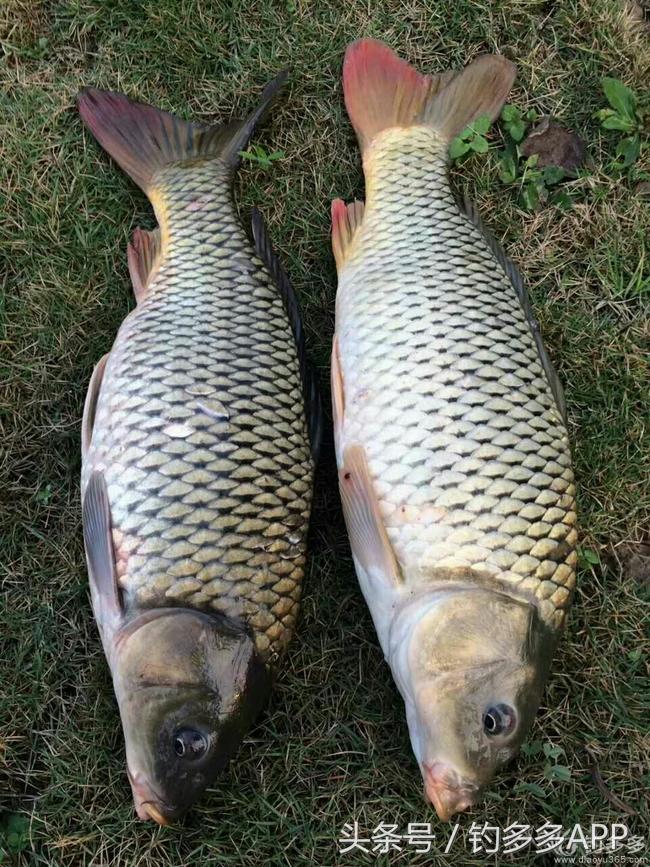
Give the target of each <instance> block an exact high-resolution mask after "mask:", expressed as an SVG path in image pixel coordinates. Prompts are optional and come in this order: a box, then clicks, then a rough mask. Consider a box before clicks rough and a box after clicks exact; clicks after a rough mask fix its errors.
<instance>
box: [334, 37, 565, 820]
mask: <svg viewBox="0 0 650 867" xmlns="http://www.w3.org/2000/svg"><path fill="white" fill-rule="evenodd" d="M512 78H513V70H512V69H511V68H510V64H508V62H507V61H505V60H504V59H503V58H482V59H481V60H480V61H478V62H477V63H476V64H474V65H473V66H470V67H468V68H467V69H466V70H465V72H464V73H462V74H461V75H459V76H458V77H456V78H454V76H453V74H450V73H445V74H443V75H442V76H438V77H435V78H433V79H431V78H428V77H425V76H420V75H419V74H418V73H417V72H415V70H413V69H412V68H411V67H409V66H408V65H407V64H404V63H403V62H401V61H399V60H398V59H397V58H396V57H395V55H393V53H392V52H391V51H390V50H389V49H387V48H386V47H385V46H383V45H381V44H380V43H375V42H373V41H371V40H363V41H362V42H360V43H356V44H355V45H353V46H352V47H351V48H350V49H349V50H348V54H347V56H346V61H345V65H344V90H345V96H346V104H347V106H348V112H349V114H350V117H351V120H352V122H353V125H354V126H355V129H356V131H357V134H358V136H359V140H360V143H361V147H362V151H363V165H364V174H365V178H366V201H365V205H364V204H362V203H360V202H358V203H354V204H353V205H348V206H347V207H346V206H345V205H344V204H343V203H342V202H340V201H336V202H334V204H333V211H332V214H333V246H334V252H335V256H336V259H337V267H338V292H337V301H336V334H335V341H334V348H333V354H332V388H333V395H334V415H335V439H336V448H337V460H338V464H339V482H340V489H341V497H342V502H343V506H344V510H345V513H346V521H347V525H348V531H349V534H350V539H351V546H352V551H353V555H354V559H355V566H356V570H357V574H358V577H359V581H360V585H361V588H362V590H363V593H364V596H365V598H366V600H367V602H368V605H369V608H370V611H371V613H372V616H373V620H374V623H375V627H376V630H377V634H378V637H379V640H380V643H381V645H382V649H383V651H384V655H385V656H386V659H387V660H388V662H389V664H390V666H391V669H392V672H393V675H394V677H395V680H396V682H397V685H398V687H399V688H400V691H401V693H402V695H403V698H404V701H405V704H406V711H407V717H408V720H409V727H410V731H411V740H412V744H413V748H414V751H415V754H416V757H417V758H418V761H419V762H420V765H421V768H422V773H423V777H424V781H425V786H426V790H427V793H428V795H429V797H430V799H431V800H432V801H433V803H434V804H435V806H436V808H437V809H438V812H439V814H440V815H441V816H443V817H448V816H449V815H451V813H453V812H455V811H456V810H458V809H463V808H465V807H467V806H469V804H470V803H472V802H474V801H475V800H476V797H477V796H478V792H479V791H480V789H481V788H482V787H483V786H484V785H485V784H486V783H487V781H488V780H489V778H490V776H491V774H492V773H493V771H494V769H495V767H497V766H498V765H499V764H502V763H503V761H505V760H506V759H507V758H509V757H510V756H511V755H512V754H513V753H514V751H515V750H516V748H517V746H518V744H519V743H520V742H521V739H522V738H523V736H524V734H525V730H526V727H527V726H528V725H529V724H530V721H531V719H532V717H533V716H534V712H535V710H536V707H537V704H538V702H539V698H540V695H541V690H542V688H543V683H544V681H545V678H546V675H547V671H548V666H549V663H550V657H551V654H552V650H553V647H554V644H555V641H556V638H557V634H558V632H559V630H560V628H561V627H562V625H563V622H564V619H565V615H566V611H567V608H568V606H569V604H570V602H571V598H572V595H573V590H574V586H575V563H576V553H575V542H576V530H575V526H574V525H575V520H576V513H575V501H574V495H575V488H574V480H573V472H572V468H571V455H570V449H569V443H568V436H567V430H566V424H565V420H564V416H563V414H564V400H563V395H562V390H561V386H560V384H559V381H558V380H557V376H556V374H555V372H554V371H553V369H552V366H551V364H550V361H549V359H548V356H547V354H546V351H545V350H544V347H543V346H542V343H541V338H540V336H539V329H538V326H537V323H536V322H535V320H534V317H533V315H532V310H531V307H530V302H529V301H528V298H527V296H526V294H525V290H524V287H523V284H522V282H521V278H520V277H519V275H518V274H517V272H516V270H515V269H514V266H513V265H512V263H510V262H509V261H508V260H507V259H506V258H505V256H504V255H503V253H502V252H501V251H500V250H499V249H498V247H497V246H496V244H495V243H494V242H493V241H492V240H491V239H490V238H489V237H486V235H485V232H484V230H483V228H482V225H481V223H480V220H479V219H478V217H477V215H476V214H475V212H474V211H473V209H472V208H468V209H467V211H464V210H463V209H462V208H459V205H458V203H457V202H456V200H455V198H454V196H453V194H452V192H451V190H450V187H449V183H448V180H447V173H446V152H447V145H448V142H449V140H450V139H451V138H452V137H453V136H454V135H456V134H458V132H460V130H461V129H462V128H464V127H465V125H466V124H467V123H469V122H470V121H471V120H472V119H473V118H474V117H477V116H478V115H479V114H482V113H487V114H490V115H491V116H494V115H495V114H496V113H498V111H499V110H500V106H501V103H502V101H503V99H504V98H505V95H506V94H507V90H508V89H509V87H510V84H511V81H512ZM391 105H393V106H394V109H393V110H392V114H391ZM492 711H494V712H492ZM493 720H494V721H495V726H496V727H497V728H499V731H498V732H492V731H488V728H489V727H491V726H492V721H493Z"/></svg>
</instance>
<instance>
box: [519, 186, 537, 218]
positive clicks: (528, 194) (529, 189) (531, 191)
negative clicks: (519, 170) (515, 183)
mask: <svg viewBox="0 0 650 867" xmlns="http://www.w3.org/2000/svg"><path fill="white" fill-rule="evenodd" d="M519 200H520V202H521V204H522V205H523V207H524V208H525V209H526V210H527V211H534V210H535V208H536V207H537V206H538V205H539V193H538V192H537V187H536V186H535V185H534V184H525V185H524V186H523V187H522V190H521V193H520V194H519Z"/></svg>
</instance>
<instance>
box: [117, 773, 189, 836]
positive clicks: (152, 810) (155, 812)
mask: <svg viewBox="0 0 650 867" xmlns="http://www.w3.org/2000/svg"><path fill="white" fill-rule="evenodd" d="M126 775H127V777H128V778H129V782H130V783H131V791H132V792H133V803H134V806H135V811H136V813H137V814H138V818H139V819H143V820H144V821H145V822H146V821H148V820H149V819H153V821H154V822H157V823H158V824H159V825H171V823H172V822H173V820H174V819H175V818H176V817H177V811H176V810H174V808H173V807H170V806H169V805H168V804H166V803H165V801H164V800H163V799H162V798H161V797H160V796H159V795H157V794H156V793H155V792H154V791H153V789H152V788H151V786H150V785H149V784H148V783H147V782H146V780H143V779H142V777H141V775H140V774H132V773H131V771H130V770H129V768H128V767H127V769H126Z"/></svg>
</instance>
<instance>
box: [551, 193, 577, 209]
mask: <svg viewBox="0 0 650 867" xmlns="http://www.w3.org/2000/svg"><path fill="white" fill-rule="evenodd" d="M551 202H552V204H554V205H557V206H558V208H560V209H561V210H563V211H568V210H570V209H571V208H572V207H573V199H572V198H571V196H570V195H569V194H568V193H566V192H565V191H564V190H557V191H556V192H554V193H553V195H552V196H551Z"/></svg>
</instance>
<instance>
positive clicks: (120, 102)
mask: <svg viewBox="0 0 650 867" xmlns="http://www.w3.org/2000/svg"><path fill="white" fill-rule="evenodd" d="M283 80H284V75H282V76H279V77H278V78H277V79H276V80H275V81H274V82H272V83H271V84H270V85H269V86H268V87H267V88H266V90H265V91H264V94H263V95H262V98H261V102H260V104H259V106H258V108H256V109H255V111H253V113H252V114H251V115H250V116H249V117H248V118H247V119H246V120H244V121H232V122H230V123H229V124H227V125H225V126H220V127H219V126H215V127H207V126H201V125H196V124H192V123H187V122H185V121H182V120H179V119H178V118H175V117H173V116H171V115H169V114H166V113H164V112H162V111H158V110H157V109H155V108H152V107H151V106H147V105H139V104H136V103H133V102H130V101H129V100H128V99H127V98H126V97H124V96H122V95H120V94H115V93H107V92H102V91H97V90H86V91H84V92H82V94H81V95H80V97H79V111H80V113H81V117H82V119H83V121H84V123H85V124H86V126H87V127H88V128H89V129H90V131H91V132H92V133H93V135H94V136H95V137H96V138H97V139H98V141H99V142H100V144H101V145H102V146H103V147H104V148H105V149H106V150H107V151H108V152H109V154H111V156H112V157H113V158H114V159H115V160H116V162H117V163H118V164H119V165H120V166H121V167H122V168H123V169H124V170H125V171H126V172H127V173H128V174H129V175H130V176H131V177H132V178H133V180H134V181H135V182H136V183H137V184H139V186H140V187H141V188H142V189H143V190H144V191H145V193H146V194H147V196H148V197H149V199H150V201H151V202H152V204H153V207H154V210H155V213H156V217H157V220H158V223H159V228H158V229H156V230H155V231H153V232H147V231H142V230H136V232H135V235H134V238H133V242H132V244H131V245H130V246H129V248H128V262H129V267H130V272H131V277H132V281H133V287H134V290H135V295H136V299H137V306H136V308H135V309H134V310H133V311H132V312H131V313H130V314H129V315H128V316H127V317H126V319H125V320H124V322H123V323H122V325H121V327H120V329H119V331H118V334H117V337H116V339H115V343H114V344H113V348H112V349H111V351H110V352H109V353H108V354H107V355H106V356H104V358H103V359H102V360H101V361H100V362H99V364H98V365H97V367H96V368H95V371H94V373H93V376H92V380H91V383H90V388H89V391H88V397H87V399H86V406H85V410H84V420H83V431H82V441H83V442H82V448H83V471H82V497H83V520H84V540H85V545H86V554H87V560H88V567H89V574H90V584H91V596H92V602H93V609H94V611H95V615H96V618H97V622H98V624H99V628H100V632H101V636H102V641H103V645H104V649H105V653H106V657H107V659H108V662H109V665H110V667H111V671H112V675H113V683H114V687H115V693H116V696H117V700H118V704H119V709H120V716H121V719H122V726H123V729H124V737H125V742H126V758H127V769H128V775H129V779H130V781H131V786H132V789H133V795H134V800H135V804H136V808H137V812H138V814H139V815H140V816H141V817H142V818H153V819H155V820H156V821H158V822H161V823H165V822H168V821H169V820H171V819H173V818H175V817H176V816H178V815H179V814H181V813H182V812H183V811H184V810H186V809H187V808H188V807H189V806H190V805H191V804H192V803H193V802H194V801H195V800H196V799H197V798H198V797H199V795H200V794H201V793H202V791H203V790H204V789H205V787H206V786H207V785H208V784H209V783H210V782H211V781H212V780H213V779H214V777H215V775H216V773H217V772H218V770H219V769H220V768H222V767H223V765H224V764H225V763H226V762H227V760H228V758H229V757H230V756H231V755H232V754H233V752H234V751H235V749H236V748H237V746H238V744H239V742H240V741H241V739H242V737H243V735H244V733H245V732H246V730H247V729H248V727H249V726H250V724H251V723H252V721H253V720H254V718H255V717H256V715H257V714H258V712H259V711H260V709H261V708H262V706H263V704H264V701H265V699H266V697H267V693H268V690H269V684H270V676H271V672H272V668H273V665H274V663H275V662H276V660H277V659H278V657H279V656H280V654H282V652H283V651H284V649H285V648H286V646H287V643H288V641H289V639H290V638H291V634H292V631H293V629H294V625H295V621H296V615H297V613H298V605H299V600H300V594H301V584H302V579H303V574H304V567H305V545H306V534H307V526H308V522H309V514H310V505H311V496H312V475H313V460H314V458H313V454H314V452H315V449H316V443H317V440H318V428H319V417H318V411H319V407H318V399H317V395H316V392H315V388H314V382H313V379H312V375H311V373H310V371H309V369H308V367H307V363H306V359H305V348H304V339H303V334H302V329H301V323H300V314H299V309H298V305H297V302H296V298H295V296H294V294H293V292H292V290H291V287H290V285H289V283H288V280H287V278H286V275H285V274H284V272H283V271H282V268H281V267H280V265H279V262H278V260H277V258H276V256H275V254H274V252H273V250H272V248H271V245H270V243H269V239H268V237H267V234H266V231H265V228H264V225H263V223H262V220H261V217H260V216H259V214H258V213H256V212H255V213H254V215H253V227H252V233H253V239H254V240H253V242H252V243H251V241H250V240H249V238H248V236H247V233H246V232H245V231H244V229H243V228H242V226H241V225H240V223H239V220H238V218H237V215H236V212H235V208H234V205H233V202H232V198H231V182H232V175H233V171H234V168H235V166H236V164H237V162H238V159H239V156H238V155H239V153H240V151H241V150H242V148H243V147H245V145H246V142H247V141H248V139H249V137H250V135H251V133H252V131H253V129H254V126H255V124H256V122H257V121H258V120H259V118H260V117H261V115H262V114H263V112H264V110H265V109H266V107H267V105H268V104H269V102H270V101H271V99H272V97H273V96H274V94H275V92H276V91H277V89H278V88H279V87H280V85H281V84H282V82H283ZM310 432H311V440H312V448H310V442H309V434H310Z"/></svg>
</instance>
